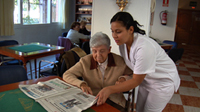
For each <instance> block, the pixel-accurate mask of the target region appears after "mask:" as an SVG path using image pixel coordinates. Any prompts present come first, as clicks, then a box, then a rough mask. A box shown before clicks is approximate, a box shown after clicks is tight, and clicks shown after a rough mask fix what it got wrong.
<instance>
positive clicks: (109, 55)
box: [90, 53, 116, 70]
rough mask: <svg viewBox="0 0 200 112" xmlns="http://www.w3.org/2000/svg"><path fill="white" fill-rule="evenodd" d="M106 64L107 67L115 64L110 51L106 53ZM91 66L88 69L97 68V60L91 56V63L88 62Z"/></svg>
mask: <svg viewBox="0 0 200 112" xmlns="http://www.w3.org/2000/svg"><path fill="white" fill-rule="evenodd" d="M107 60H108V62H107V63H108V64H107V66H108V67H111V66H116V64H115V61H114V57H113V55H112V53H109V54H108V59H107ZM90 65H91V66H90V70H92V69H97V67H98V62H96V61H95V60H94V59H93V57H91V64H90Z"/></svg>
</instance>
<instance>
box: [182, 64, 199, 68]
mask: <svg viewBox="0 0 200 112" xmlns="http://www.w3.org/2000/svg"><path fill="white" fill-rule="evenodd" d="M185 67H188V68H199V66H198V65H197V64H185Z"/></svg>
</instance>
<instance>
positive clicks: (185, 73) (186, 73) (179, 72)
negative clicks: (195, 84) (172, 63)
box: [178, 70, 190, 75]
mask: <svg viewBox="0 0 200 112" xmlns="http://www.w3.org/2000/svg"><path fill="white" fill-rule="evenodd" d="M178 74H179V75H190V73H189V72H188V71H183V70H178Z"/></svg>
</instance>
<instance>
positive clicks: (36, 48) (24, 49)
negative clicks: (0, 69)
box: [9, 44, 51, 53]
mask: <svg viewBox="0 0 200 112" xmlns="http://www.w3.org/2000/svg"><path fill="white" fill-rule="evenodd" d="M9 49H12V50H15V51H20V52H24V53H27V52H33V51H39V50H44V49H51V47H47V46H42V45H36V44H29V45H22V46H15V47H9Z"/></svg>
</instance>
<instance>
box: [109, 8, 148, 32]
mask: <svg viewBox="0 0 200 112" xmlns="http://www.w3.org/2000/svg"><path fill="white" fill-rule="evenodd" d="M115 21H119V22H122V23H123V25H124V26H125V27H126V29H127V30H128V29H129V28H130V27H131V26H133V27H134V32H137V33H140V34H142V35H144V34H145V31H144V30H141V29H140V28H139V27H141V26H142V25H140V24H139V23H138V22H137V21H135V20H134V19H133V17H132V16H131V14H129V13H128V12H118V13H116V14H115V15H114V16H113V17H112V19H111V20H110V23H112V22H115ZM138 26H139V27H138Z"/></svg>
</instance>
